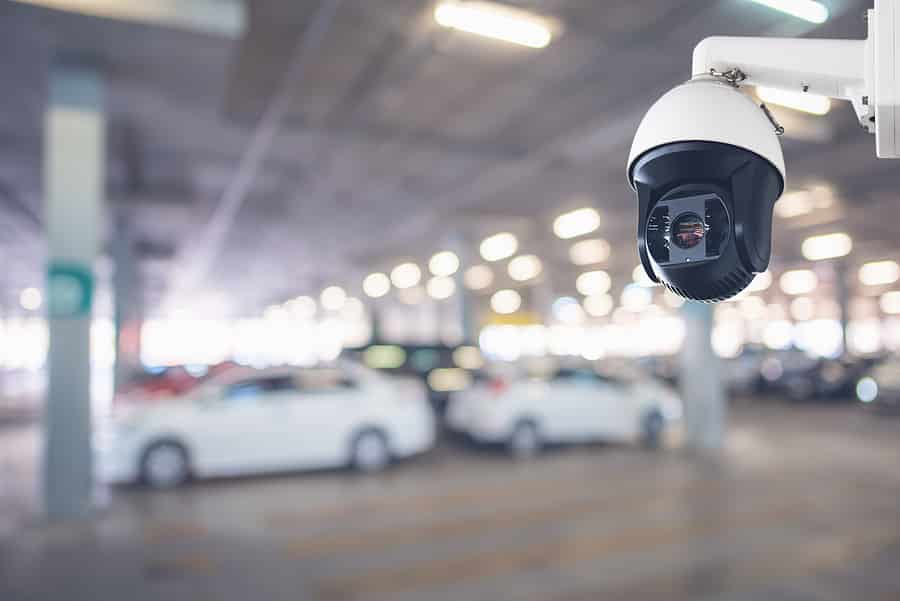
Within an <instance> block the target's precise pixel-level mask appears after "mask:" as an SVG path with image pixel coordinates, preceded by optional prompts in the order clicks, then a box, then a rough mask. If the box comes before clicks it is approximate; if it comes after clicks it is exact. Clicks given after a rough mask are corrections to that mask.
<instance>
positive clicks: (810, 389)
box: [786, 378, 815, 403]
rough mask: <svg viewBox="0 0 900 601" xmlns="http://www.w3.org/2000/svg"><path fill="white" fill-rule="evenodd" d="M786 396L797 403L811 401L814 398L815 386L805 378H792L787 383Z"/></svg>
mask: <svg viewBox="0 0 900 601" xmlns="http://www.w3.org/2000/svg"><path fill="white" fill-rule="evenodd" d="M786 388H787V396H788V398H789V399H790V400H792V401H794V402H798V403H802V402H804V401H809V400H812V398H813V396H815V386H814V385H813V383H812V382H810V381H809V380H807V379H805V378H793V379H791V380H788V382H787V386H786Z"/></svg>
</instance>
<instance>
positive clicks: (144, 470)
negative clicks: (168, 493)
mask: <svg viewBox="0 0 900 601" xmlns="http://www.w3.org/2000/svg"><path fill="white" fill-rule="evenodd" d="M190 474H191V469H190V461H189V460H188V454H187V451H186V450H185V448H184V447H183V446H181V445H180V444H178V443H177V442H158V443H156V444H153V445H151V446H150V447H149V448H147V450H146V451H144V455H143V457H142V459H141V479H142V480H143V481H144V482H145V483H146V484H148V485H150V486H152V487H153V488H175V487H177V486H180V485H182V484H184V483H185V482H187V480H188V478H189V477H190Z"/></svg>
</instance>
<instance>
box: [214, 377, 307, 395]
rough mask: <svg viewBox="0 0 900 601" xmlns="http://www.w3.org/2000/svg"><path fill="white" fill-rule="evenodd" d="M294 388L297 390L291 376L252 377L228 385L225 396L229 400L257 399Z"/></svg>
mask: <svg viewBox="0 0 900 601" xmlns="http://www.w3.org/2000/svg"><path fill="white" fill-rule="evenodd" d="M292 390H296V386H295V385H294V380H293V378H292V377H291V376H270V377H265V378H250V379H247V380H241V381H239V382H235V383H234V384H231V385H230V386H228V387H227V388H226V389H225V394H224V398H225V399H226V400H229V401H238V400H255V399H259V398H261V397H263V396H265V395H268V394H272V393H276V392H286V391H292Z"/></svg>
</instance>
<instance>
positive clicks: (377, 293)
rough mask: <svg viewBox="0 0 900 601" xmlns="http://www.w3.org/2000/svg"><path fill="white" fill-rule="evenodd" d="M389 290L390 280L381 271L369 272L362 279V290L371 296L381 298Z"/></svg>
mask: <svg viewBox="0 0 900 601" xmlns="http://www.w3.org/2000/svg"><path fill="white" fill-rule="evenodd" d="M390 290H391V280H390V278H389V277H387V276H386V275H385V274H383V273H370V274H369V275H367V276H366V279H364V280H363V292H365V293H366V296H368V297H371V298H381V297H382V296H384V295H385V294H387V293H388V292H390Z"/></svg>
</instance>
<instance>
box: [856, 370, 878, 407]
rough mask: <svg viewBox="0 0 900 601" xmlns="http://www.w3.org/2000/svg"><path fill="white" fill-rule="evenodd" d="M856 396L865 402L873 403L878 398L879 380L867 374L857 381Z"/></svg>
mask: <svg viewBox="0 0 900 601" xmlns="http://www.w3.org/2000/svg"><path fill="white" fill-rule="evenodd" d="M856 398H858V399H859V400H860V401H861V402H863V403H871V402H872V401H874V400H875V399H876V398H878V382H876V381H875V379H874V378H872V377H869V376H866V377H865V378H862V379H860V381H859V382H857V383H856Z"/></svg>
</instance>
